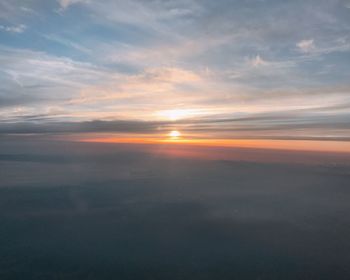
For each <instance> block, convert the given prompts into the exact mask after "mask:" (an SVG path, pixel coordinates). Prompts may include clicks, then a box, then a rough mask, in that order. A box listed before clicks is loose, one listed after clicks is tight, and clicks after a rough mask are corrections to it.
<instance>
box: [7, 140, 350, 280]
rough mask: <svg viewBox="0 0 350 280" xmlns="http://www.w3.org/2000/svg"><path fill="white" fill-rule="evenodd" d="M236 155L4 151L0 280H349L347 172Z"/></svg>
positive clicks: (47, 145) (132, 148)
mask: <svg viewBox="0 0 350 280" xmlns="http://www.w3.org/2000/svg"><path fill="white" fill-rule="evenodd" d="M161 149H168V147H166V146H163V147H162V148H161ZM169 149H170V148H169ZM202 149H205V148H202ZM231 152H232V153H235V150H233V151H231ZM245 153H246V155H247V158H249V160H247V158H245ZM267 153H274V152H273V151H270V152H267ZM237 154H239V155H240V158H234V159H232V160H228V159H215V158H205V159H203V158H196V157H186V156H176V153H175V154H174V153H173V154H167V153H156V152H155V151H154V150H152V151H150V150H149V149H148V148H145V147H142V146H138V145H122V144H109V145H108V144H96V143H69V142H45V141H41V142H40V141H39V142H38V141H29V140H16V141H7V140H2V142H1V145H0V186H1V188H0V225H1V226H0V248H1V249H0V279H2V280H10V279H26V280H31V279H36V280H37V279H100V280H102V279H350V266H349V263H350V238H349V236H350V218H349V217H350V203H349V202H350V167H349V165H347V164H346V161H345V162H344V159H343V160H342V162H341V163H337V162H331V161H330V160H328V159H326V160H325V161H323V162H321V161H320V162H319V163H317V162H316V163H315V162H312V163H307V161H305V162H306V163H303V162H302V160H301V162H299V163H298V162H295V161H291V162H290V163H288V156H287V158H285V157H284V158H283V156H282V158H283V159H284V160H283V161H284V162H278V161H276V160H275V161H269V160H266V162H264V160H263V158H264V157H260V158H259V160H254V159H252V158H251V151H248V150H247V151H245V150H243V151H241V150H239V149H237ZM181 155H183V154H181ZM277 158H278V157H277ZM291 158H292V155H291Z"/></svg>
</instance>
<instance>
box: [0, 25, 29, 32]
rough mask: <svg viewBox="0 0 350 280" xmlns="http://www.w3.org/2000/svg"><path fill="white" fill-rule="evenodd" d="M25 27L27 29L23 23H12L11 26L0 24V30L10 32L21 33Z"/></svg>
mask: <svg viewBox="0 0 350 280" xmlns="http://www.w3.org/2000/svg"><path fill="white" fill-rule="evenodd" d="M26 29H27V26H26V25H24V24H19V25H13V26H5V25H0V30H3V31H6V32H10V33H22V32H24V31H25V30H26Z"/></svg>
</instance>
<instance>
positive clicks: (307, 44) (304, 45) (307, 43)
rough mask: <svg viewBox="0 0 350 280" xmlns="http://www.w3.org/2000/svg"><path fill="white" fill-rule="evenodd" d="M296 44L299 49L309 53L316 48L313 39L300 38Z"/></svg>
mask: <svg viewBox="0 0 350 280" xmlns="http://www.w3.org/2000/svg"><path fill="white" fill-rule="evenodd" d="M296 45H297V47H298V48H299V51H301V52H303V53H310V52H312V51H314V50H315V49H316V47H315V44H314V40H313V39H310V40H301V41H300V42H298V43H297V44H296Z"/></svg>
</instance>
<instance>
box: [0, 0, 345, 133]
mask: <svg viewBox="0 0 350 280" xmlns="http://www.w3.org/2000/svg"><path fill="white" fill-rule="evenodd" d="M316 4H317V5H316ZM348 4H349V3H348V2H347V1H341V0H339V1H338V0H337V1H311V0H310V1H283V2H281V1H258V0H256V1H255V0H246V1H219V2H213V1H195V0H181V1H136V0H133V1H110V0H105V1H97V0H96V1H95V0H60V1H57V2H55V1H20V0H16V1H8V0H5V1H1V3H0V65H1V69H0V118H1V120H2V126H1V127H0V131H1V133H7V132H9V131H10V130H12V131H13V132H15V131H17V132H20V131H21V129H22V128H23V125H24V124H25V126H26V127H28V129H27V130H31V129H32V130H33V131H38V132H39V131H47V129H46V128H45V127H46V126H47V125H48V124H51V123H52V122H54V123H57V124H60V125H57V129H56V130H58V131H61V130H62V128H61V125H62V127H64V129H63V130H64V131H69V132H70V131H72V130H74V129H77V131H80V130H81V129H80V126H77V123H79V124H82V126H83V127H84V125H83V124H87V123H88V124H94V123H95V121H99V122H100V123H108V124H114V122H117V123H118V122H126V123H129V124H130V125H131V130H133V123H135V122H136V123H138V124H140V125H141V126H142V125H144V129H143V128H142V127H141V128H140V131H149V129H150V128H149V126H148V125H149V123H151V124H153V123H157V122H164V123H166V124H168V123H170V124H172V123H174V120H175V119H174V118H173V117H172V115H174V114H169V113H168V112H171V111H172V112H176V111H178V112H180V113H179V114H177V115H178V116H180V117H179V118H180V120H177V119H176V120H175V121H177V122H179V121H181V125H182V126H183V129H184V130H186V129H187V130H191V131H197V132H198V131H202V132H203V133H205V132H206V133H210V134H211V135H219V134H220V135H219V136H225V137H238V136H242V135H244V136H247V137H248V136H255V135H256V134H257V133H256V131H257V130H259V131H261V132H262V131H263V132H264V133H259V135H260V136H269V137H276V136H277V137H292V136H293V135H295V134H297V135H298V136H300V137H304V138H307V137H319V136H323V137H335V138H339V137H340V138H344V139H345V138H347V137H349V130H348V129H349V128H348V127H347V123H348V122H349V115H348V112H349V111H348V109H349V106H348V104H349V102H350V99H349V98H350V92H349V89H350V84H349V80H350V79H349V74H348V73H350V66H349V65H350V64H349V63H348V62H349V59H350V37H349V35H348V34H349V31H350V14H349V13H350V10H349V9H347V8H346V7H347V6H348ZM181 112H182V113H181ZM186 112H187V113H186ZM267 116H268V117H267ZM208 120H210V125H208V123H207V122H208ZM223 120H230V121H225V122H224V121H223ZM247 120H249V121H247ZM185 123H186V125H185ZM63 124H64V125H63ZM199 124H200V125H199ZM18 127H21V129H18ZM53 127H56V126H53ZM68 127H69V128H68ZM102 127H104V128H105V129H106V131H109V128H108V125H107V126H106V127H105V126H102ZM116 127H119V126H116ZM5 128H6V129H5ZM29 128H31V129H29ZM33 128H35V129H33ZM39 128H40V129H39ZM152 129H153V125H151V130H152ZM22 130H23V129H22ZM24 130H26V129H24ZM83 130H84V129H83ZM87 130H91V129H87ZM92 130H94V129H92ZM97 130H98V131H100V130H103V129H101V128H98V129H97ZM116 130H118V129H116ZM52 131H55V129H52ZM126 131H127V129H126ZM242 131H244V133H243V132H242ZM267 131H268V132H267Z"/></svg>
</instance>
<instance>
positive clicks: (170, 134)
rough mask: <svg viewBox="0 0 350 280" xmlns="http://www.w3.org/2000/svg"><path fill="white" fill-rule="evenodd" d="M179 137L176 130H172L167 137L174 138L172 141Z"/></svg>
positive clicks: (179, 134)
mask: <svg viewBox="0 0 350 280" xmlns="http://www.w3.org/2000/svg"><path fill="white" fill-rule="evenodd" d="M180 136H181V133H180V132H179V131H177V130H172V131H170V133H169V137H171V138H174V139H177V138H179V137H180Z"/></svg>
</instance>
